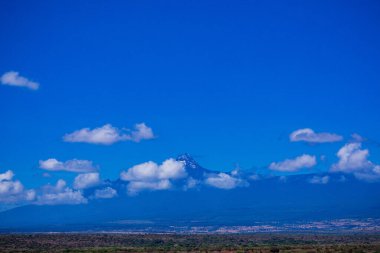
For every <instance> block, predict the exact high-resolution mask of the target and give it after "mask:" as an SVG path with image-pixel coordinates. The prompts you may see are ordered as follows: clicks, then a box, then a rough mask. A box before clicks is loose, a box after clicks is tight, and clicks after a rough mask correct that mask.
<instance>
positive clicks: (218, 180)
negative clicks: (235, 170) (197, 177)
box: [205, 173, 247, 190]
mask: <svg viewBox="0 0 380 253" xmlns="http://www.w3.org/2000/svg"><path fill="white" fill-rule="evenodd" d="M205 183H206V184H207V185H209V186H212V187H215V188H219V189H225V190H229V189H233V188H236V187H238V186H247V182H246V181H244V180H242V179H240V178H237V177H235V176H233V175H229V174H227V173H217V174H209V175H207V178H206V179H205Z"/></svg>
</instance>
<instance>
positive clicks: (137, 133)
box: [63, 123, 155, 145]
mask: <svg viewBox="0 0 380 253" xmlns="http://www.w3.org/2000/svg"><path fill="white" fill-rule="evenodd" d="M154 137H155V136H154V134H153V130H152V129H151V128H150V127H148V126H147V125H146V124H145V123H139V124H136V125H135V126H134V129H133V130H129V129H125V128H124V129H119V128H116V127H113V126H112V125H111V124H106V125H104V126H102V127H98V128H94V129H90V128H82V129H80V130H77V131H74V132H73V133H70V134H66V135H65V136H64V137H63V140H64V141H66V142H83V143H91V144H102V145H111V144H113V143H115V142H119V141H133V142H140V141H141V140H149V139H153V138H154Z"/></svg>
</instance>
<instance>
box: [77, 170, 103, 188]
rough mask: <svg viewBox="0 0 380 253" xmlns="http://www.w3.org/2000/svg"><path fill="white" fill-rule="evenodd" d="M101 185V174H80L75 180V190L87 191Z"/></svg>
mask: <svg viewBox="0 0 380 253" xmlns="http://www.w3.org/2000/svg"><path fill="white" fill-rule="evenodd" d="M99 183H100V177H99V173H96V172H93V173H85V174H79V175H78V176H76V177H75V179H74V188H75V189H86V188H89V187H93V186H96V185H98V184H99Z"/></svg>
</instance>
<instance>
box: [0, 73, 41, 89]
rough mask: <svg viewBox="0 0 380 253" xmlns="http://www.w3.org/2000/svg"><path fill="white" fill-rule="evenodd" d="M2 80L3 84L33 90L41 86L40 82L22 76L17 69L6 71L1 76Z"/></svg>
mask: <svg viewBox="0 0 380 253" xmlns="http://www.w3.org/2000/svg"><path fill="white" fill-rule="evenodd" d="M0 80H1V83H2V84H3V85H9V86H18V87H26V88H29V89H31V90H38V88H39V87H40V84H39V83H36V82H33V81H30V80H29V79H27V78H26V77H23V76H21V75H20V74H19V73H18V72H16V71H9V72H6V73H4V74H3V75H2V76H1V78H0Z"/></svg>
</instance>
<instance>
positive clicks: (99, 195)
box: [94, 187, 117, 199]
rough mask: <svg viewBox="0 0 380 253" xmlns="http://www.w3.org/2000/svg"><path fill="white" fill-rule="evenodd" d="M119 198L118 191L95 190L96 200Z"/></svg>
mask: <svg viewBox="0 0 380 253" xmlns="http://www.w3.org/2000/svg"><path fill="white" fill-rule="evenodd" d="M116 196H117V191H116V190H115V189H113V188H111V187H106V188H104V189H98V190H95V194H94V198H96V199H111V198H113V197H116Z"/></svg>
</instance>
